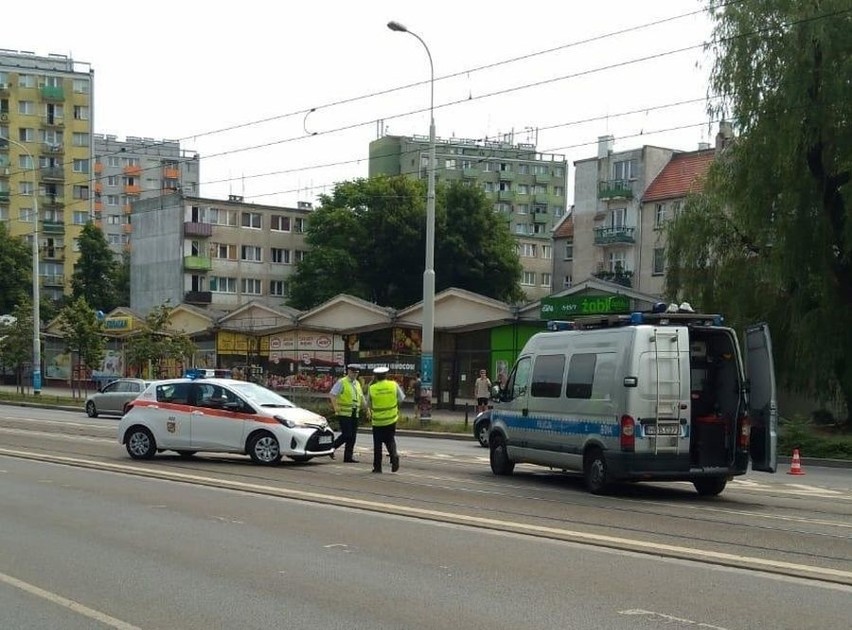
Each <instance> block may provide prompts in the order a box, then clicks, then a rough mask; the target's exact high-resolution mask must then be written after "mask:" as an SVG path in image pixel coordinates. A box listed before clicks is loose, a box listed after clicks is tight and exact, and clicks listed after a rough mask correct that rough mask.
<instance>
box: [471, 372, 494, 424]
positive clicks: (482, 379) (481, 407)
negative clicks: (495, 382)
mask: <svg viewBox="0 0 852 630" xmlns="http://www.w3.org/2000/svg"><path fill="white" fill-rule="evenodd" d="M473 395H474V396H475V397H476V413H482V412H483V411H485V410H486V409H488V400H489V399H490V398H491V379H489V378H488V372H486V371H485V370H479V378H478V379H476V382H475V383H474V385H473Z"/></svg>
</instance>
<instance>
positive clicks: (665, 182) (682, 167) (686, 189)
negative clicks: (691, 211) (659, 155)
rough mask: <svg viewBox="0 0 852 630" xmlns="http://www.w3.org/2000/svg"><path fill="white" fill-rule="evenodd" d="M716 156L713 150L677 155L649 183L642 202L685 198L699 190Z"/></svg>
mask: <svg viewBox="0 0 852 630" xmlns="http://www.w3.org/2000/svg"><path fill="white" fill-rule="evenodd" d="M715 155H716V151H715V150H714V149H707V150H702V151H691V152H689V153H677V154H675V155H673V156H672V159H671V160H669V163H668V164H666V165H665V166H664V167H663V170H662V171H660V174H659V175H657V177H656V178H655V179H654V181H653V182H651V185H650V186H648V189H647V190H646V191H645V196H644V197H642V201H643V202H648V201H662V200H664V199H677V198H678V197H686V196H687V195H688V194H689V193H691V192H696V191H698V190H701V186H702V180H703V178H704V175H706V174H707V169H709V168H710V164H712V163H713V158H714V157H715Z"/></svg>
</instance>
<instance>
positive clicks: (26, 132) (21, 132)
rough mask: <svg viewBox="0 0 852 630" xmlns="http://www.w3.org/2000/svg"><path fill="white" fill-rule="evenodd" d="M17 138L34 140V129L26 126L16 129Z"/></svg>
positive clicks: (26, 140)
mask: <svg viewBox="0 0 852 630" xmlns="http://www.w3.org/2000/svg"><path fill="white" fill-rule="evenodd" d="M18 140H19V141H20V142H35V130H34V129H30V128H28V127H21V128H20V129H18Z"/></svg>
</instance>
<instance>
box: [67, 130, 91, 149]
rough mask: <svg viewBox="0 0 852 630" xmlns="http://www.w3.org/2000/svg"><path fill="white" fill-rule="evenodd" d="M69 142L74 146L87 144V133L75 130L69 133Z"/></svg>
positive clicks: (85, 145)
mask: <svg viewBox="0 0 852 630" xmlns="http://www.w3.org/2000/svg"><path fill="white" fill-rule="evenodd" d="M71 144H73V145H74V146H75V147H87V146H89V134H87V133H83V132H80V131H75V132H74V133H73V134H71Z"/></svg>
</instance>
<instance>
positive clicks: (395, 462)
mask: <svg viewBox="0 0 852 630" xmlns="http://www.w3.org/2000/svg"><path fill="white" fill-rule="evenodd" d="M373 374H374V375H375V380H374V381H373V382H372V383H371V384H370V387H369V388H368V390H367V396H366V398H367V415H368V417H369V418H370V423H371V424H372V426H373V472H374V473H380V472H382V445H383V444H384V445H385V447H386V448H387V450H388V455H390V461H391V472H396V471H397V470H399V453H398V452H397V450H396V422H397V420H399V404H400V403H401V402H402V401H403V400H405V392H404V391H402V388H401V387H400V386H399V383H397V382H396V381H392V380H389V379H388V368H386V367H377V368H374V369H373Z"/></svg>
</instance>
